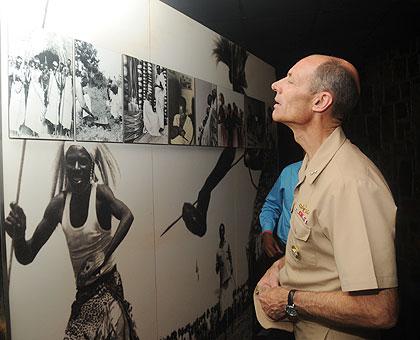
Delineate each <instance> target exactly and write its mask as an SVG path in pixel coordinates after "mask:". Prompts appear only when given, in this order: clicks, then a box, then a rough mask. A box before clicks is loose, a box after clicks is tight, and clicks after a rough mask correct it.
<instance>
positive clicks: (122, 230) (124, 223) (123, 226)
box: [105, 212, 134, 260]
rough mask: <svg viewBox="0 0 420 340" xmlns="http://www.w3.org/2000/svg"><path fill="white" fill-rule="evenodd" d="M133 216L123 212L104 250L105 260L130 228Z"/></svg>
mask: <svg viewBox="0 0 420 340" xmlns="http://www.w3.org/2000/svg"><path fill="white" fill-rule="evenodd" d="M133 220H134V216H133V214H132V213H131V212H128V213H127V214H125V215H124V216H123V217H122V218H121V220H120V223H119V225H118V227H117V230H116V232H115V234H114V237H113V238H112V240H111V242H110V244H109V246H108V247H107V249H106V251H105V260H108V259H109V258H110V257H111V255H112V254H113V253H114V251H115V249H117V248H118V246H119V245H120V243H121V242H122V240H124V238H125V236H126V235H127V233H128V231H129V230H130V227H131V224H132V223H133Z"/></svg>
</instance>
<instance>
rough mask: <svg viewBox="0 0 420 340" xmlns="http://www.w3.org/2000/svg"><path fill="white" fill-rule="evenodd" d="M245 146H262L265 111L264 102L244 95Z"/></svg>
mask: <svg viewBox="0 0 420 340" xmlns="http://www.w3.org/2000/svg"><path fill="white" fill-rule="evenodd" d="M245 126H246V146H247V147H248V148H257V149H259V148H263V147H264V144H265V142H264V141H265V129H266V113H265V104H264V102H262V101H260V100H258V99H255V98H251V97H249V96H245Z"/></svg>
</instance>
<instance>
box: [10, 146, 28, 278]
mask: <svg viewBox="0 0 420 340" xmlns="http://www.w3.org/2000/svg"><path fill="white" fill-rule="evenodd" d="M25 153H26V139H24V140H23V144H22V152H21V154H20V165H19V174H18V183H17V189H16V200H15V203H16V204H18V203H19V198H20V187H21V184H22V173H23V163H24V161H25ZM14 251H15V247H14V245H13V241H12V245H11V247H10V256H9V259H10V261H9V268H8V270H7V277H8V280H9V285H10V274H11V272H12V263H13V253H14Z"/></svg>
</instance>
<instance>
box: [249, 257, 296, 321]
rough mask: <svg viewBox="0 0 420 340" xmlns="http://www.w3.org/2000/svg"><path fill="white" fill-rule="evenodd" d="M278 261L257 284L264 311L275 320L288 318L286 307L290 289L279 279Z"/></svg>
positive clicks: (257, 291) (258, 295)
mask: <svg viewBox="0 0 420 340" xmlns="http://www.w3.org/2000/svg"><path fill="white" fill-rule="evenodd" d="M278 272H279V268H278V261H277V262H275V263H274V264H273V265H272V266H271V267H270V268H269V269H268V270H267V272H266V273H265V274H264V276H263V277H262V278H261V280H260V281H259V282H258V284H257V288H256V294H257V297H258V300H259V301H260V303H261V308H262V310H263V311H264V313H265V314H266V315H267V316H268V317H269V318H271V319H272V320H274V321H279V320H283V319H285V318H286V313H285V308H286V304H287V295H288V293H289V291H288V290H287V289H285V288H283V287H282V286H281V285H280V283H279V281H278Z"/></svg>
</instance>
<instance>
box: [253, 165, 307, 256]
mask: <svg viewBox="0 0 420 340" xmlns="http://www.w3.org/2000/svg"><path fill="white" fill-rule="evenodd" d="M301 165H302V161H300V162H296V163H292V164H289V165H288V166H286V167H285V168H284V169H283V171H282V172H281V174H280V176H279V177H278V179H277V181H276V183H275V184H274V186H273V188H272V189H271V191H270V193H269V194H268V195H267V197H266V199H265V202H264V205H263V207H262V208H261V212H260V224H261V228H262V246H263V249H264V252H265V253H266V254H267V256H268V257H270V258H273V257H280V256H282V255H283V253H284V248H285V245H286V242H287V235H288V234H289V229H290V209H291V207H292V203H293V194H294V190H295V186H296V184H297V182H298V172H299V169H300V167H301ZM276 227H277V236H278V238H279V240H280V245H279V244H278V243H277V241H276V239H275V237H274V235H273V232H274V230H275V228H276Z"/></svg>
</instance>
